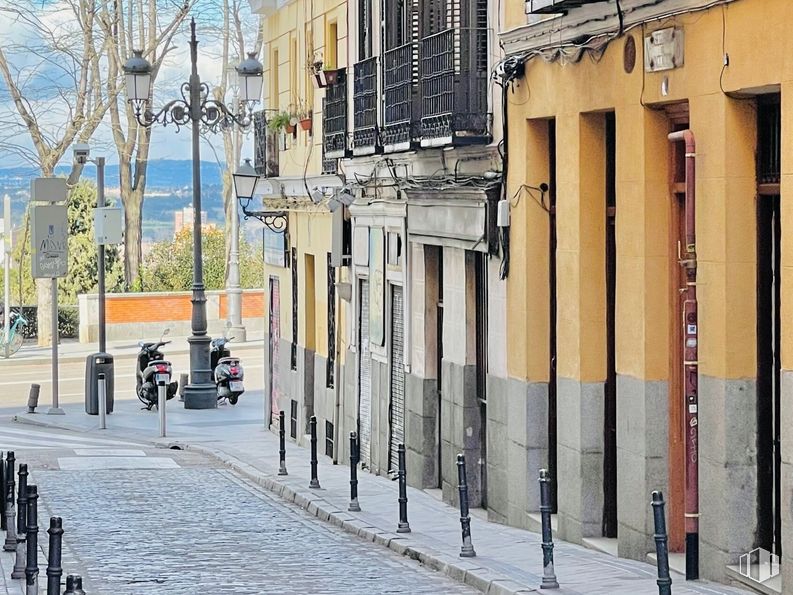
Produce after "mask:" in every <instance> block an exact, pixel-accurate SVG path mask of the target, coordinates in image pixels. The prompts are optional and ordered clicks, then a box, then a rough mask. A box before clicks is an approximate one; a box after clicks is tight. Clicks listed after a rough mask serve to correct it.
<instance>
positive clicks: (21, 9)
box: [0, 0, 109, 345]
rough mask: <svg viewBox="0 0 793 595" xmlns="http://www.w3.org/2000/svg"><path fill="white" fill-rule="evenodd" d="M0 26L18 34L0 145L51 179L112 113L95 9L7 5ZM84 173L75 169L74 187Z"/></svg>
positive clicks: (45, 339) (1, 49)
mask: <svg viewBox="0 0 793 595" xmlns="http://www.w3.org/2000/svg"><path fill="white" fill-rule="evenodd" d="M0 18H2V21H3V23H4V25H6V26H7V28H8V31H13V33H12V34H6V35H5V36H4V39H3V43H2V45H0V74H2V78H3V81H4V83H5V86H6V90H7V92H8V95H9V97H10V99H11V104H12V105H13V109H9V110H6V111H5V112H4V113H2V115H0V130H2V131H3V133H2V134H3V137H2V143H3V145H4V147H5V148H6V149H7V150H8V151H9V152H10V153H11V154H16V155H17V157H19V158H20V160H21V161H24V162H26V163H29V164H31V165H34V166H35V167H37V168H38V169H39V170H40V172H41V175H42V176H44V177H50V176H53V175H54V173H55V167H56V165H57V164H58V162H59V161H60V160H61V159H62V158H63V157H64V154H65V153H66V151H68V150H69V148H70V146H71V145H72V143H74V142H87V141H88V140H89V139H90V138H91V135H92V134H93V133H94V131H95V130H96V128H97V127H98V126H99V124H100V122H101V121H102V118H103V117H104V115H105V112H106V111H107V108H108V104H109V100H108V96H107V95H106V94H105V86H104V84H103V70H104V69H103V68H102V63H101V56H102V49H103V46H104V45H105V41H106V40H105V38H104V36H103V35H102V34H101V31H98V30H97V29H98V28H97V27H96V26H95V25H96V22H95V20H96V2H95V0H60V1H59V2H57V3H54V4H53V3H45V4H41V5H39V4H35V3H33V2H30V1H27V0H15V1H13V2H11V1H7V0H2V2H0ZM81 169H82V167H81V166H77V165H75V166H73V167H72V170H71V173H70V175H69V182H70V184H72V185H73V184H74V182H76V180H77V178H79V176H80V173H81ZM26 234H27V230H26ZM50 283H51V282H48V281H46V280H40V281H39V282H37V294H38V296H37V297H38V299H37V302H38V340H39V344H40V345H47V344H49V343H50V341H51V332H50V331H51V315H50V312H51V308H50V305H51V303H52V302H51V293H50V287H51V284H50Z"/></svg>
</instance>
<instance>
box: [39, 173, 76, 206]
mask: <svg viewBox="0 0 793 595" xmlns="http://www.w3.org/2000/svg"><path fill="white" fill-rule="evenodd" d="M68 194H69V189H68V188H67V187H66V178H33V179H32V180H30V200H32V201H33V202H64V201H65V200H66V196H67V195H68Z"/></svg>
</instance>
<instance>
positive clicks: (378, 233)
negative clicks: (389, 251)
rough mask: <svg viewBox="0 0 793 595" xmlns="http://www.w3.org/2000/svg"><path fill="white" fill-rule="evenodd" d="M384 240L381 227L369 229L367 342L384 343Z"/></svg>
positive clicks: (373, 343)
mask: <svg viewBox="0 0 793 595" xmlns="http://www.w3.org/2000/svg"><path fill="white" fill-rule="evenodd" d="M384 244H385V240H384V236H383V228H382V227H372V228H370V229H369V304H370V307H369V340H370V341H371V343H372V345H380V346H382V345H383V344H384V343H385V322H384V319H385V293H384V292H385V246H384Z"/></svg>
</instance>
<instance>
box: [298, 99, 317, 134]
mask: <svg viewBox="0 0 793 595" xmlns="http://www.w3.org/2000/svg"><path fill="white" fill-rule="evenodd" d="M297 118H298V121H299V123H300V128H302V129H303V130H305V131H306V132H310V131H311V126H312V124H313V118H314V114H313V113H312V111H311V108H309V107H307V106H303V105H302V104H301V105H300V107H299V108H298V110H297Z"/></svg>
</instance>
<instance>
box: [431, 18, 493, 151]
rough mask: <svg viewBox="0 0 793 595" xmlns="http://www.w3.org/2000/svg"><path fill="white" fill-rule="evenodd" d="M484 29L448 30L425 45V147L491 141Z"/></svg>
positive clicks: (485, 32) (486, 31)
mask: <svg viewBox="0 0 793 595" xmlns="http://www.w3.org/2000/svg"><path fill="white" fill-rule="evenodd" d="M487 37H488V30H487V29H485V28H455V29H446V30H445V31H441V32H440V33H436V34H435V35H430V36H429V37H425V38H424V39H422V40H421V94H422V118H421V146H422V147H438V146H444V145H449V144H453V145H464V144H475V143H488V142H490V139H491V137H490V114H489V113H488V104H487V83H488V68H487Z"/></svg>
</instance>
